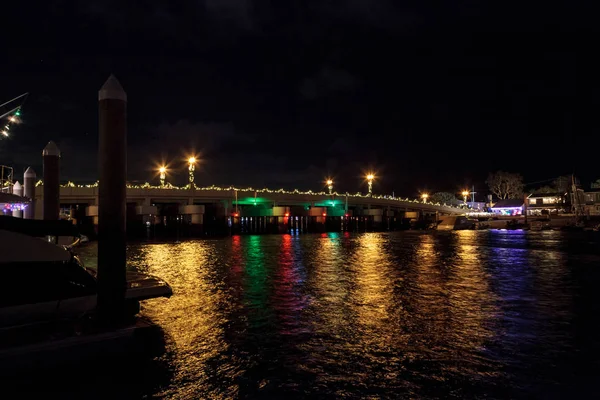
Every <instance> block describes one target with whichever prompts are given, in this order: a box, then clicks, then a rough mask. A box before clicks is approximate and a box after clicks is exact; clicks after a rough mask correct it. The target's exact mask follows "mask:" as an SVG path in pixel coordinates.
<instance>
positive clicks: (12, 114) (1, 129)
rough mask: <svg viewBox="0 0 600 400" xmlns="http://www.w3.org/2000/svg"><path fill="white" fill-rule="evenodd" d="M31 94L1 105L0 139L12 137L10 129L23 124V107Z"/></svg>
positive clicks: (24, 94)
mask: <svg viewBox="0 0 600 400" xmlns="http://www.w3.org/2000/svg"><path fill="white" fill-rule="evenodd" d="M28 95H29V93H23V94H22V95H20V96H17V97H15V98H14V99H12V100H9V101H7V102H6V103H3V104H0V120H2V122H1V125H0V139H5V138H7V137H9V136H10V128H11V127H12V126H13V125H16V124H19V123H21V107H22V106H23V104H24V103H25V100H26V99H27V96H28Z"/></svg>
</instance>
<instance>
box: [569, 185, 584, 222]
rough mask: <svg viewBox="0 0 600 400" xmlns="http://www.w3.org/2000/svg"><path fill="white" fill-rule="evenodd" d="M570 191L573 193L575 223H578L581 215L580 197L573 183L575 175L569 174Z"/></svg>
mask: <svg viewBox="0 0 600 400" xmlns="http://www.w3.org/2000/svg"><path fill="white" fill-rule="evenodd" d="M571 192H572V193H573V207H574V211H575V223H576V224H577V223H579V222H580V220H581V217H582V216H583V210H582V204H581V199H580V198H579V193H578V191H577V185H576V184H575V175H574V174H571Z"/></svg>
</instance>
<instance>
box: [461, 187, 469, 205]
mask: <svg viewBox="0 0 600 400" xmlns="http://www.w3.org/2000/svg"><path fill="white" fill-rule="evenodd" d="M462 195H463V201H464V203H465V205H466V204H467V197H468V196H469V191H468V190H463V191H462Z"/></svg>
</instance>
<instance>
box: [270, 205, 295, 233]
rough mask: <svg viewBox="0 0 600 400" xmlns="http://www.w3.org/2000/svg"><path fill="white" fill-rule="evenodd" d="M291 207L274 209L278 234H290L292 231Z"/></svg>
mask: <svg viewBox="0 0 600 400" xmlns="http://www.w3.org/2000/svg"><path fill="white" fill-rule="evenodd" d="M290 215H291V214H290V207H280V206H274V207H273V217H275V219H276V223H277V233H288V232H289V231H290V226H289V225H290Z"/></svg>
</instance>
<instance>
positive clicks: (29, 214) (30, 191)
mask: <svg viewBox="0 0 600 400" xmlns="http://www.w3.org/2000/svg"><path fill="white" fill-rule="evenodd" d="M35 178H36V174H35V171H34V170H33V168H31V167H28V168H27V169H26V170H25V173H24V174H23V184H24V187H23V195H24V196H25V197H27V198H28V199H29V204H28V205H27V207H25V211H24V212H23V217H24V218H25V219H34V218H35Z"/></svg>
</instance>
